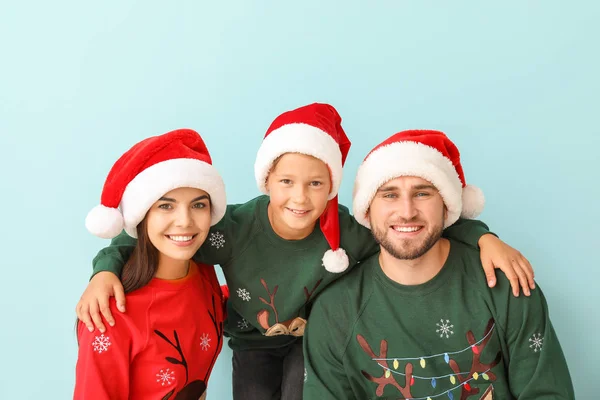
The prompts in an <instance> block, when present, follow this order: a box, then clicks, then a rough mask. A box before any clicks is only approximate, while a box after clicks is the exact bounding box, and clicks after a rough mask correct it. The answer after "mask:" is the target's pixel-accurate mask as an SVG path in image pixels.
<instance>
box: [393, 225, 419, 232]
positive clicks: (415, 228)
mask: <svg viewBox="0 0 600 400" xmlns="http://www.w3.org/2000/svg"><path fill="white" fill-rule="evenodd" d="M419 229H420V228H419V227H418V226H410V227H403V226H395V227H394V230H395V231H398V232H416V231H418V230H419Z"/></svg>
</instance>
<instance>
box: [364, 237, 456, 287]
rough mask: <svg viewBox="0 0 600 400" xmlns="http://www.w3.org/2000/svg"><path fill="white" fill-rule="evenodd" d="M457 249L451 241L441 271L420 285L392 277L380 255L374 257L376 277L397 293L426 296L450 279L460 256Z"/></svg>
mask: <svg viewBox="0 0 600 400" xmlns="http://www.w3.org/2000/svg"><path fill="white" fill-rule="evenodd" d="M457 250H458V249H457V248H456V246H455V245H454V243H452V241H450V251H449V253H448V257H447V258H446V261H445V262H444V265H442V268H441V269H440V271H439V272H438V273H437V274H436V275H435V276H434V277H433V278H431V279H430V280H428V281H427V282H424V283H421V284H419V285H403V284H401V283H398V282H396V281H394V280H392V279H390V278H389V277H388V276H387V275H386V274H385V272H383V269H382V268H381V264H380V262H379V256H376V257H374V259H375V263H374V264H375V265H373V269H374V273H375V278H376V279H377V281H379V282H380V283H381V284H383V285H384V286H386V287H388V288H390V289H392V290H393V291H394V293H396V294H399V295H403V296H426V295H428V294H430V293H433V292H435V291H436V290H438V289H439V288H440V287H442V286H443V285H444V284H446V283H447V281H448V280H449V279H450V278H449V277H450V275H451V274H452V273H453V271H454V270H455V268H454V265H456V259H457V257H458V254H457Z"/></svg>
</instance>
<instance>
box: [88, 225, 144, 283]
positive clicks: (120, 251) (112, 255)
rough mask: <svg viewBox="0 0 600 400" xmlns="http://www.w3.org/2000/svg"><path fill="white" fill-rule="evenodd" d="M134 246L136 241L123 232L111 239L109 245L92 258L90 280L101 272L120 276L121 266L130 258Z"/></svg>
mask: <svg viewBox="0 0 600 400" xmlns="http://www.w3.org/2000/svg"><path fill="white" fill-rule="evenodd" d="M136 244H137V240H136V239H134V238H132V237H131V236H129V235H128V234H127V233H125V231H123V232H121V233H120V234H119V236H117V237H115V238H113V239H112V240H111V241H110V245H109V246H108V247H105V248H103V249H102V250H100V251H99V252H98V254H97V255H96V257H94V261H92V265H93V267H94V272H93V274H92V278H93V277H94V275H96V274H97V273H98V272H102V271H109V272H112V273H113V274H115V275H117V276H121V271H122V270H123V266H124V265H125V263H126V262H127V260H129V257H131V254H132V253H133V249H135V245H136Z"/></svg>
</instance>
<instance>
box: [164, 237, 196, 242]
mask: <svg viewBox="0 0 600 400" xmlns="http://www.w3.org/2000/svg"><path fill="white" fill-rule="evenodd" d="M192 238H193V236H169V239H171V240H174V241H176V242H189V241H190V240H192Z"/></svg>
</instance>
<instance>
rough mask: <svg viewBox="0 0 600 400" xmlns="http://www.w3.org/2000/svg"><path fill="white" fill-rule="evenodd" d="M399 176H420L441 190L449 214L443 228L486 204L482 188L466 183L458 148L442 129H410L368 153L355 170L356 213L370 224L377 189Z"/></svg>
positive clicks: (362, 220) (359, 218) (354, 206)
mask: <svg viewBox="0 0 600 400" xmlns="http://www.w3.org/2000/svg"><path fill="white" fill-rule="evenodd" d="M400 176H417V177H420V178H422V179H425V180H427V181H429V182H431V183H432V184H433V185H434V186H435V187H436V188H437V189H438V191H439V192H440V195H441V196H442V198H443V200H444V203H445V205H446V208H447V209H448V215H447V217H446V221H445V223H444V228H446V227H448V226H450V225H452V224H453V223H455V222H456V220H458V218H459V217H464V218H475V217H477V216H478V215H479V214H480V213H481V211H483V206H484V204H485V199H484V197H483V192H482V191H481V189H479V188H478V187H475V186H471V185H467V184H466V182H465V175H464V173H463V169H462V165H461V164H460V153H459V152H458V148H457V147H456V146H455V145H454V143H452V141H450V139H448V137H447V136H446V135H445V134H444V133H443V132H439V131H431V130H408V131H403V132H399V133H396V134H395V135H393V136H391V137H390V138H388V139H386V140H385V141H384V142H383V143H381V144H379V145H377V146H376V147H375V148H374V149H373V150H371V152H370V153H369V154H368V155H367V157H366V158H365V160H364V161H363V163H362V164H361V166H360V167H359V169H358V172H357V174H356V181H355V183H354V194H353V211H354V217H355V218H356V220H357V221H358V222H359V223H361V224H362V225H364V226H366V227H367V228H370V227H371V226H370V224H369V218H368V216H367V213H368V211H369V207H370V205H371V201H372V200H373V197H374V196H375V193H377V190H378V189H379V188H380V187H381V186H382V185H383V184H385V183H386V182H388V181H390V180H392V179H395V178H398V177H400Z"/></svg>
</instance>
